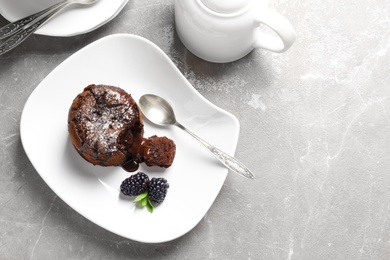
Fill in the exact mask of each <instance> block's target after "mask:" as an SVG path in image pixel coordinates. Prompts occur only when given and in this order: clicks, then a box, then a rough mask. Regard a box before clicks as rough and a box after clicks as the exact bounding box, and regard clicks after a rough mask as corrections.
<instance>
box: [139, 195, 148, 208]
mask: <svg viewBox="0 0 390 260" xmlns="http://www.w3.org/2000/svg"><path fill="white" fill-rule="evenodd" d="M147 203H148V199H147V198H146V197H145V198H143V199H142V200H141V201H140V202H139V205H140V206H141V207H145V206H146V204H147Z"/></svg>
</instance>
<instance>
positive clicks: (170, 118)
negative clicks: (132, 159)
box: [139, 94, 255, 179]
mask: <svg viewBox="0 0 390 260" xmlns="http://www.w3.org/2000/svg"><path fill="white" fill-rule="evenodd" d="M139 107H140V109H141V112H142V114H143V115H144V116H145V117H146V118H147V119H149V120H150V121H151V122H152V123H154V124H156V125H161V126H167V125H175V126H177V127H179V128H181V129H183V130H184V131H185V132H187V133H189V134H190V135H191V136H193V137H194V138H195V139H196V140H198V141H199V142H200V143H201V144H203V145H204V146H205V147H206V148H207V149H209V150H210V152H211V153H212V154H213V155H214V156H215V157H216V158H217V159H218V160H219V161H220V162H221V163H222V164H224V165H225V166H226V167H227V168H228V169H230V170H232V171H233V172H235V173H237V174H239V175H241V176H243V177H246V178H249V179H254V178H255V175H254V174H253V173H252V172H251V171H250V170H249V169H248V168H247V167H246V166H245V165H244V164H242V163H241V162H240V161H238V160H237V159H235V158H234V157H232V156H230V155H228V154H226V153H225V152H223V151H221V150H219V149H218V148H216V147H214V146H213V145H211V144H209V143H208V142H206V141H205V140H203V139H201V138H200V137H199V136H197V135H196V134H194V133H193V132H191V131H190V130H188V129H187V128H186V127H184V126H183V125H182V124H180V123H179V122H177V120H176V117H175V113H174V111H173V108H172V106H171V105H170V104H169V103H168V101H166V100H165V99H163V98H161V97H159V96H156V95H153V94H146V95H143V96H142V97H141V98H140V99H139Z"/></svg>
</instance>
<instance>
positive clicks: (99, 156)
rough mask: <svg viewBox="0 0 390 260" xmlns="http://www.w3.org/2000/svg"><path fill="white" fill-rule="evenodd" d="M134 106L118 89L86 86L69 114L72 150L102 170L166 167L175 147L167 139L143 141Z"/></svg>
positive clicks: (141, 128)
mask: <svg viewBox="0 0 390 260" xmlns="http://www.w3.org/2000/svg"><path fill="white" fill-rule="evenodd" d="M143 127H144V125H143V123H142V115H141V112H140V111H139V108H138V106H137V103H136V102H135V101H134V99H133V98H132V97H131V95H130V94H128V93H127V92H126V91H124V90H123V89H121V88H118V87H114V86H108V85H94V84H92V85H89V86H87V87H86V88H85V89H84V91H83V92H82V93H80V94H79V95H77V97H76V98H75V99H74V100H73V103H72V105H71V107H70V110H69V115H68V131H69V135H70V138H71V140H72V143H73V146H74V147H75V148H76V150H77V152H78V153H79V154H80V155H81V156H82V157H83V158H84V159H85V160H87V161H89V162H90V163H92V164H94V165H101V166H120V165H121V166H124V168H125V169H127V170H128V171H135V170H137V168H138V164H139V163H141V162H145V163H146V165H148V166H161V167H169V166H170V165H171V164H172V162H173V159H174V156H175V151H176V145H175V143H174V142H173V141H172V140H170V139H169V138H167V137H157V136H152V137H150V138H144V137H143V134H144V130H143Z"/></svg>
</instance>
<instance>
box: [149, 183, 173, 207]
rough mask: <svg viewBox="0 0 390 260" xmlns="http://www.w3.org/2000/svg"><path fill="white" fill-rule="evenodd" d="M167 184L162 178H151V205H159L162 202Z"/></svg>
mask: <svg viewBox="0 0 390 260" xmlns="http://www.w3.org/2000/svg"><path fill="white" fill-rule="evenodd" d="M168 188H169V184H168V182H167V180H166V179H164V178H152V179H151V180H150V183H149V190H148V194H149V199H150V200H151V201H152V202H153V203H161V202H163V201H164V199H165V196H166V195H167V191H168Z"/></svg>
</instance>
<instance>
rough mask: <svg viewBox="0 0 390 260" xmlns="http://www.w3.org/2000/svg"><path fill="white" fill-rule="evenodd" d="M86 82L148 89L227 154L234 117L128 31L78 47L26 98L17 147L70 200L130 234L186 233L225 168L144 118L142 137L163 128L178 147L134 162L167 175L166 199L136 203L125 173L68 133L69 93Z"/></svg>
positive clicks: (233, 139) (234, 134)
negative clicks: (150, 204)
mask: <svg viewBox="0 0 390 260" xmlns="http://www.w3.org/2000/svg"><path fill="white" fill-rule="evenodd" d="M92 83H93V84H107V85H114V86H118V87H121V88H123V89H124V90H126V91H127V92H128V93H130V94H131V95H132V96H133V98H134V99H135V100H136V101H138V99H139V97H141V96H142V95H143V94H146V93H151V94H157V95H160V96H162V97H164V98H166V99H167V100H169V101H170V103H171V104H172V105H173V107H174V109H175V112H176V116H177V119H178V121H179V122H181V123H182V124H183V125H185V126H187V127H188V128H189V129H191V130H192V131H193V132H195V133H197V134H198V135H199V136H201V137H202V138H203V139H205V140H207V141H209V142H210V143H212V144H214V145H215V146H217V147H219V148H220V149H221V150H224V151H226V152H227V153H229V154H230V155H233V154H234V151H235V148H236V145H237V141H238V135H239V122H238V120H237V119H236V118H235V117H234V116H232V115H231V114H229V113H227V112H226V111H223V110H221V109H220V108H218V107H216V106H215V105H213V104H211V103H210V102H208V101H207V100H206V99H205V98H203V97H202V96H201V95H200V94H199V93H198V92H197V91H196V90H195V89H194V88H193V87H192V86H191V84H190V83H189V82H188V81H187V80H186V79H185V78H184V77H183V75H182V74H181V73H180V71H179V70H178V69H177V68H176V66H175V65H174V64H173V63H172V61H171V60H170V59H169V58H168V56H167V55H166V54H165V53H164V52H163V51H162V50H161V49H160V48H158V47H157V46H156V45H154V44H153V43H152V42H150V41H148V40H146V39H144V38H141V37H138V36H134V35H129V34H117V35H111V36H108V37H105V38H102V39H100V40H98V41H96V42H94V43H92V44H90V45H88V46H87V47H85V48H83V49H81V50H80V51H78V52H76V53H75V54H73V55H72V56H71V57H69V58H68V59H67V60H65V61H64V62H63V63H62V64H60V65H59V66H58V67H57V68H56V69H54V70H53V71H52V72H51V73H50V74H49V75H48V76H47V77H46V78H45V79H44V80H43V81H42V82H41V83H40V84H39V86H37V88H36V89H35V90H34V91H33V92H32V94H31V96H30V97H29V99H28V100H27V102H26V105H25V107H24V109H23V113H22V118H21V138H22V143H23V147H24V149H25V151H26V153H27V156H28V157H29V159H30V161H31V162H32V164H33V165H34V167H35V169H36V170H37V172H38V173H39V174H40V176H41V177H42V178H43V180H44V181H45V182H46V183H47V184H48V185H49V187H50V188H51V189H52V190H53V191H54V192H55V193H56V194H57V195H58V196H59V197H60V198H61V199H62V200H64V201H65V202H66V203H67V204H68V205H69V206H71V207H72V208H73V209H74V210H76V211H77V212H79V213H80V214H81V215H83V216H84V217H86V218H88V219H89V220H91V221H92V222H94V223H96V224H97V225H99V226H101V227H103V228H105V229H107V230H109V231H111V232H113V233H116V234H118V235H120V236H123V237H126V238H129V239H132V240H136V241H140V242H145V243H158V242H165V241H169V240H172V239H175V238H178V237H180V236H182V235H184V234H185V233H187V232H188V231H190V230H191V229H192V228H193V227H194V226H196V224H197V223H199V221H200V220H201V219H202V218H203V216H204V215H205V214H206V212H207V211H208V209H209V208H210V207H211V205H212V203H213V202H214V200H215V198H216V197H217V195H218V193H219V191H220V189H221V187H222V185H223V183H224V181H225V178H226V175H227V173H228V170H227V169H226V168H225V167H224V166H223V165H222V164H220V163H219V162H218V161H217V160H216V159H215V158H214V157H213V156H212V155H211V154H210V153H209V151H208V150H207V149H205V148H204V147H203V146H202V145H200V144H199V143H198V142H197V141H196V140H195V139H193V138H192V137H191V136H189V135H188V134H187V133H185V132H184V131H182V130H181V129H179V128H176V127H167V128H163V127H158V126H155V125H152V124H151V123H149V122H148V121H147V120H145V121H144V123H145V137H149V136H151V135H154V134H156V135H158V136H167V137H169V138H171V139H173V140H174V141H175V143H176V145H177V150H176V157H175V160H174V162H173V165H172V166H171V167H170V168H168V169H163V168H159V167H147V166H145V165H142V164H141V167H140V169H139V171H143V172H145V173H146V174H148V175H149V177H150V178H152V177H164V178H166V179H167V180H168V182H169V184H170V188H169V190H168V194H167V196H166V198H165V201H164V202H163V203H162V204H160V205H159V206H157V207H155V210H154V212H153V213H152V214H151V213H149V212H148V211H147V210H146V208H139V207H137V206H135V204H134V203H133V202H132V200H133V199H134V198H132V197H125V196H123V195H121V194H120V184H121V183H122V181H123V180H124V179H125V178H127V177H129V176H130V173H128V172H125V171H124V170H123V169H122V168H120V167H100V166H94V165H92V164H90V163H88V162H87V161H85V160H84V159H83V158H81V157H80V156H79V155H78V153H77V152H76V150H75V149H74V148H73V146H72V143H71V141H70V138H69V136H68V131H67V118H68V110H69V108H70V106H71V104H72V100H73V99H74V98H75V97H76V96H77V94H79V93H80V92H82V90H83V89H84V87H86V86H87V85H89V84H92Z"/></svg>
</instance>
